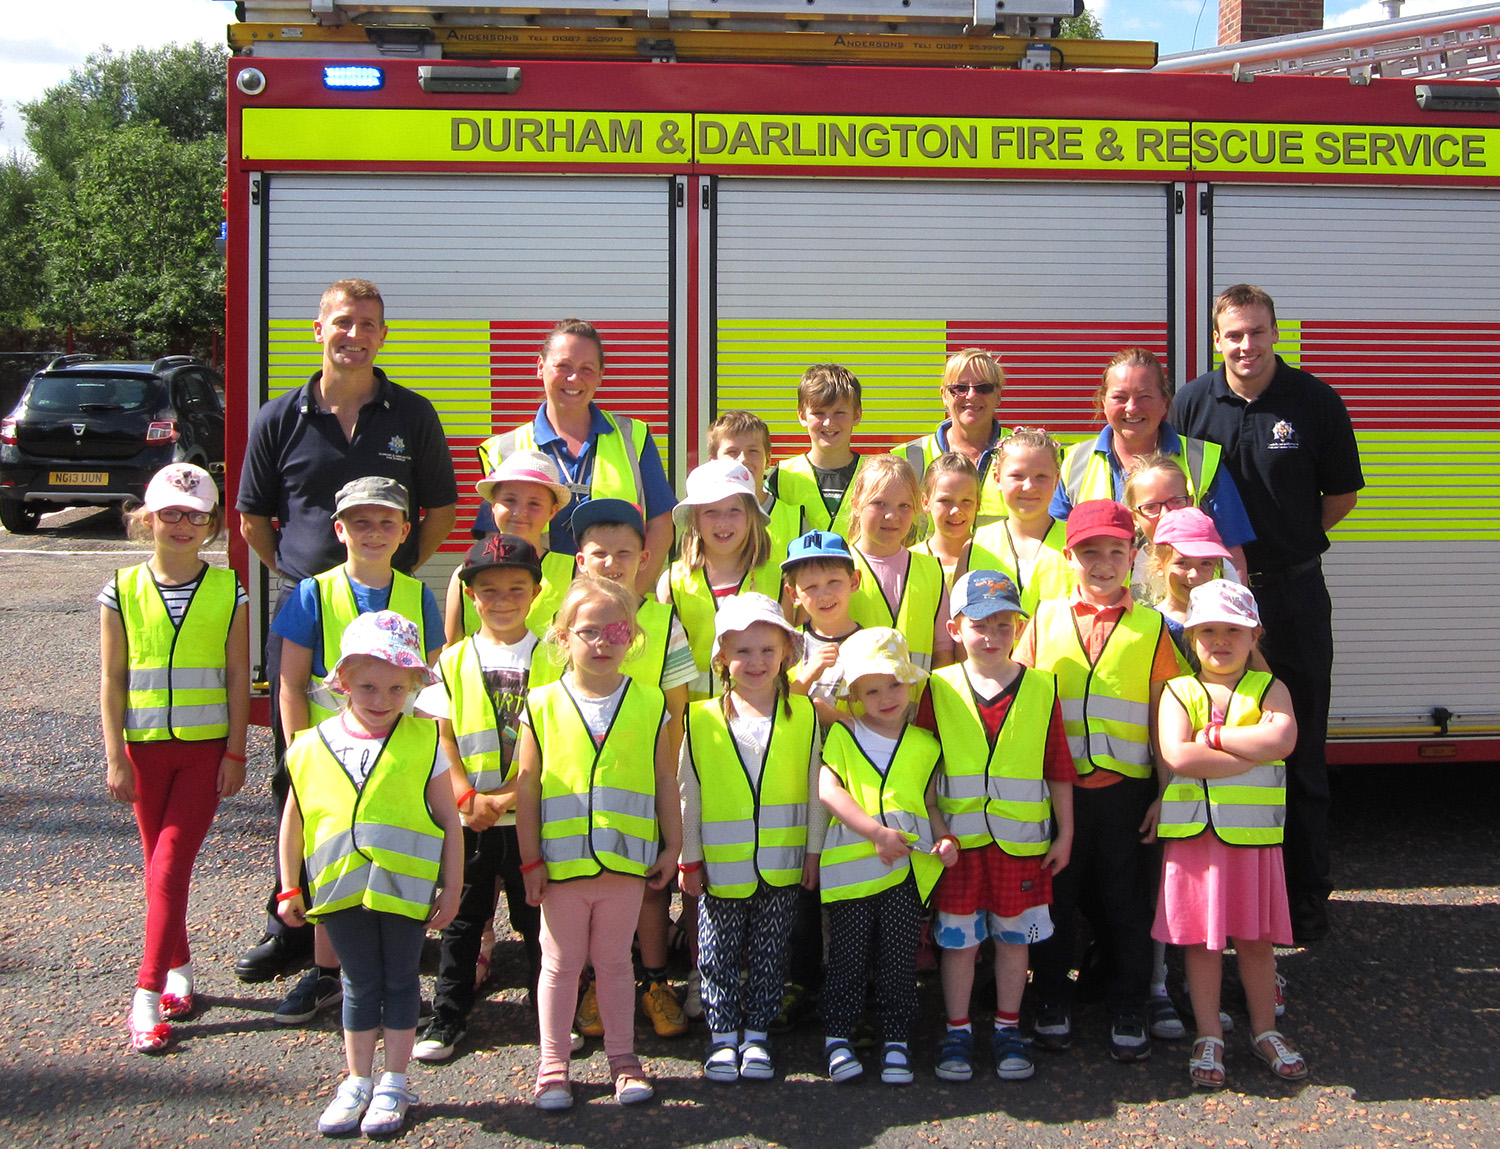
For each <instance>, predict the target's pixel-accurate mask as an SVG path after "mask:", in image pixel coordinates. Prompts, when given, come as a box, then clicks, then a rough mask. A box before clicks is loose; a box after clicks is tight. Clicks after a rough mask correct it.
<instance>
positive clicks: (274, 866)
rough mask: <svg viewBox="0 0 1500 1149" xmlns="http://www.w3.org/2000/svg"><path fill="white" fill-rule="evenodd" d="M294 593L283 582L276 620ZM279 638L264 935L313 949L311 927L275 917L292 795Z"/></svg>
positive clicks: (274, 648)
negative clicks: (286, 814) (281, 841)
mask: <svg viewBox="0 0 1500 1149" xmlns="http://www.w3.org/2000/svg"><path fill="white" fill-rule="evenodd" d="M296 592H297V584H296V583H295V582H293V581H292V580H291V579H283V580H282V582H281V589H280V590H279V591H278V592H277V594H276V602H275V604H274V605H273V606H272V608H271V617H272V618H275V617H276V615H277V613H278V612H279V611H280V610H281V608H282V606H283V605H284V604H285V603H286V601H287V599H289V598H291V597H292V595H294V594H295V593H296ZM281 642H282V639H281V635H279V634H277V633H276V632H275V631H268V632H267V634H266V651H265V670H266V682H267V684H268V685H269V686H270V688H271V740H272V744H273V746H274V747H275V753H276V766H275V768H274V769H272V771H271V805H272V807H273V808H274V809H275V811H276V822H275V825H274V826H273V827H272V830H271V893H270V894H269V896H267V898H266V933H268V934H270V935H272V936H275V935H276V934H283V935H285V936H286V938H287V940H288V941H291V940H294V939H296V940H298V941H299V942H300V943H301V944H305V945H306V946H308V948H311V947H312V926H296V927H293V926H289V925H287V924H286V923H285V922H283V921H282V920H281V919H280V918H278V917H277V916H276V895H277V894H278V893H280V892H281V879H280V873H281V862H280V854H279V849H278V846H277V841H278V839H279V836H280V831H281V813H282V811H283V810H284V809H285V808H286V798H287V795H288V794H290V793H291V792H292V776H291V774H290V773H288V771H287V768H286V743H287V739H286V731H284V730H282V728H281ZM298 881H299V882H300V883H301V885H302V888H303V889H306V888H307V871H306V870H305V869H304V870H303V871H302V874H301V877H300V878H299V879H298Z"/></svg>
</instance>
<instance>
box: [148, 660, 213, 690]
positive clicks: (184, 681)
mask: <svg viewBox="0 0 1500 1149" xmlns="http://www.w3.org/2000/svg"><path fill="white" fill-rule="evenodd" d="M228 681H229V675H228V673H227V672H226V671H225V669H224V668H223V667H222V666H175V667H172V668H171V669H170V670H169V669H168V668H167V667H165V666H153V667H136V668H135V669H133V670H131V672H130V674H129V677H128V679H127V682H126V689H128V690H168V689H170V690H223V689H224V686H225V684H226V683H227V682H228Z"/></svg>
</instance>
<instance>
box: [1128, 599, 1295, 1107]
mask: <svg viewBox="0 0 1500 1149" xmlns="http://www.w3.org/2000/svg"><path fill="white" fill-rule="evenodd" d="M1185 630H1186V632H1187V637H1188V641H1189V642H1190V643H1192V646H1193V649H1194V651H1195V652H1196V653H1197V655H1198V658H1199V661H1200V663H1201V665H1202V670H1201V671H1199V673H1198V674H1197V676H1196V677H1183V678H1174V679H1172V680H1171V681H1170V682H1168V683H1167V688H1166V690H1165V691H1163V692H1162V696H1161V707H1160V711H1159V715H1158V722H1159V730H1158V737H1159V740H1160V746H1161V757H1162V760H1163V761H1164V762H1165V763H1166V765H1167V766H1168V767H1169V768H1170V769H1171V772H1172V777H1171V779H1170V780H1169V783H1168V785H1167V788H1166V792H1165V793H1164V795H1163V797H1162V810H1161V823H1160V825H1159V826H1158V827H1157V834H1158V835H1159V836H1160V837H1161V838H1162V839H1164V840H1165V841H1166V862H1165V865H1164V866H1163V869H1162V891H1161V898H1160V899H1159V901H1158V903H1157V909H1156V924H1155V926H1154V928H1153V930H1152V932H1153V934H1154V936H1155V937H1156V938H1157V939H1159V940H1161V941H1164V942H1169V943H1171V944H1173V945H1180V946H1182V947H1183V949H1184V954H1185V958H1186V965H1187V984H1188V993H1189V995H1190V996H1191V997H1192V1001H1193V1012H1194V1013H1195V1014H1196V1015H1197V1018H1198V1038H1197V1040H1196V1041H1195V1042H1194V1044H1193V1054H1192V1058H1191V1060H1190V1061H1189V1062H1188V1073H1189V1076H1191V1077H1192V1080H1193V1084H1194V1085H1196V1086H1199V1087H1200V1088H1203V1089H1220V1088H1222V1087H1223V1085H1224V1033H1223V1029H1222V1027H1221V1025H1220V1023H1219V987H1220V981H1221V978H1222V972H1223V955H1224V948H1225V943H1226V941H1232V942H1233V943H1234V948H1235V952H1236V954H1237V955H1238V956H1239V967H1240V981H1241V982H1242V983H1243V984H1244V987H1245V1001H1246V1004H1247V1005H1248V1006H1249V1009H1250V1032H1251V1033H1252V1034H1253V1035H1254V1036H1253V1037H1252V1038H1251V1039H1250V1048H1251V1050H1252V1051H1253V1052H1254V1053H1255V1055H1256V1056H1257V1057H1259V1058H1260V1059H1261V1060H1262V1061H1264V1062H1265V1063H1266V1064H1267V1065H1268V1066H1269V1067H1270V1069H1271V1072H1272V1073H1273V1074H1275V1075H1276V1076H1277V1077H1279V1078H1282V1079H1283V1080H1298V1079H1300V1078H1303V1077H1306V1076H1307V1063H1306V1062H1305V1061H1303V1059H1302V1057H1301V1056H1300V1055H1298V1054H1297V1053H1295V1052H1293V1051H1292V1050H1291V1049H1290V1048H1289V1047H1288V1046H1287V1044H1286V1040H1285V1038H1283V1037H1282V1035H1281V1033H1279V1032H1278V1031H1277V1029H1276V1028H1275V1026H1276V956H1275V952H1274V951H1273V949H1272V946H1273V945H1290V944H1291V942H1292V925H1291V917H1290V914H1289V913H1288V910H1287V898H1286V877H1285V873H1284V871H1283V869H1282V863H1281V837H1282V825H1283V823H1284V822H1285V820H1286V766H1285V764H1284V763H1283V762H1282V761H1281V759H1282V756H1283V755H1285V754H1286V753H1288V752H1289V751H1290V750H1291V749H1292V747H1293V746H1294V745H1295V744H1296V741H1297V721H1296V719H1295V718H1294V717H1293V716H1292V700H1291V695H1290V694H1288V692H1287V689H1286V687H1285V686H1284V685H1283V684H1282V683H1280V682H1277V681H1276V680H1275V679H1274V678H1272V677H1271V675H1270V674H1267V673H1265V672H1263V671H1256V670H1251V669H1249V662H1250V655H1251V652H1252V651H1253V650H1254V649H1255V644H1256V641H1257V640H1258V639H1259V638H1260V634H1261V626H1260V613H1259V611H1258V610H1257V609H1256V606H1255V598H1254V596H1252V595H1251V593H1250V592H1249V591H1248V590H1247V589H1245V588H1244V587H1242V586H1240V585H1238V584H1237V583H1231V582H1226V581H1225V580H1223V579H1214V580H1213V581H1211V582H1208V583H1205V584H1204V585H1202V586H1200V587H1197V588H1196V589H1194V590H1193V592H1192V595H1191V597H1190V599H1189V602H1188V616H1187V621H1186V623H1185Z"/></svg>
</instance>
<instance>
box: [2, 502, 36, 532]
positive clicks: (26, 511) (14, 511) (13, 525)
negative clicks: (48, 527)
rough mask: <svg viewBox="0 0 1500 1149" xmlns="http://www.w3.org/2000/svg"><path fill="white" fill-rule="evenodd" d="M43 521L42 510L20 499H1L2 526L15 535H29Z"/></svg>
mask: <svg viewBox="0 0 1500 1149" xmlns="http://www.w3.org/2000/svg"><path fill="white" fill-rule="evenodd" d="M41 521H42V512H41V511H39V510H37V509H36V508H35V507H32V506H29V505H28V504H26V503H23V502H22V501H21V500H20V499H0V526H3V527H4V528H5V529H6V530H8V531H9V532H10V533H11V534H13V535H29V534H31V533H32V532H33V531H34V530H36V528H37V526H38V525H39V524H40V523H41Z"/></svg>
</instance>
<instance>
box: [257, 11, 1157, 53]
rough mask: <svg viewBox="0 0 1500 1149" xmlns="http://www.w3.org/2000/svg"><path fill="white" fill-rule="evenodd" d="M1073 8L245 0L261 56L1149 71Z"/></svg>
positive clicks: (1135, 44)
mask: <svg viewBox="0 0 1500 1149" xmlns="http://www.w3.org/2000/svg"><path fill="white" fill-rule="evenodd" d="M1078 8H1079V5H1078V3H1077V2H1076V0H528V2H527V3H525V5H524V7H523V6H520V5H515V6H505V5H484V4H475V3H473V2H472V0H408V2H406V3H376V2H370V0H245V3H244V4H243V5H242V9H243V21H244V22H243V23H237V24H231V25H230V26H229V43H230V46H231V47H232V48H233V49H234V50H235V52H236V53H237V54H239V55H255V56H278V55H280V56H312V55H318V56H335V57H370V56H396V55H405V56H417V57H421V58H425V59H496V58H508V59H528V58H530V59H537V58H540V59H548V58H552V59H596V60H606V59H614V60H640V59H650V60H668V61H670V60H682V61H691V62H695V63H702V62H710V61H714V62H765V63H845V64H906V65H917V66H933V65H936V66H947V67H954V66H959V67H973V68H1031V69H1037V70H1047V69H1059V68H1141V69H1145V68H1150V67H1151V66H1152V65H1153V64H1155V63H1156V45H1155V44H1154V43H1152V42H1150V41H1146V40H1065V39H1058V38H1057V37H1056V32H1057V27H1058V21H1059V20H1060V19H1061V18H1063V17H1066V16H1072V15H1075V14H1076V12H1077V10H1078Z"/></svg>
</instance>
